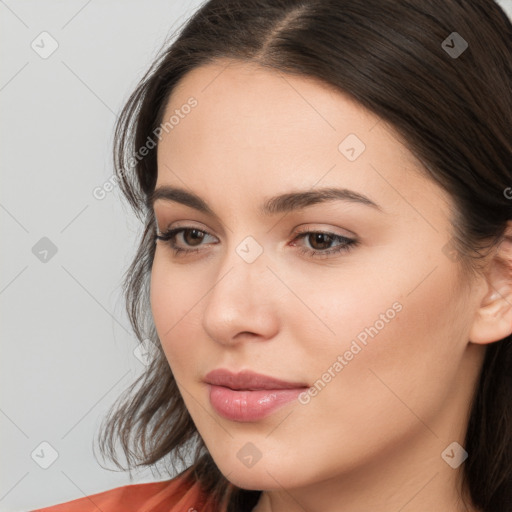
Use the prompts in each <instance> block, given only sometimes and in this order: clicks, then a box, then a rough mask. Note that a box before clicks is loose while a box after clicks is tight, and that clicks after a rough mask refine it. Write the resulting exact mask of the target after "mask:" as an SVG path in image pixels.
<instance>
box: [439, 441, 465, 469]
mask: <svg viewBox="0 0 512 512" xmlns="http://www.w3.org/2000/svg"><path fill="white" fill-rule="evenodd" d="M441 457H442V459H443V460H444V461H445V462H446V464H448V465H449V466H451V467H452V468H453V469H457V468H458V467H459V466H460V465H461V464H462V463H463V462H464V461H465V460H466V459H467V458H468V452H467V451H466V450H464V448H462V446H461V445H460V444H459V443H457V441H454V442H453V443H451V444H449V445H448V446H447V447H446V448H445V449H444V451H443V453H441Z"/></svg>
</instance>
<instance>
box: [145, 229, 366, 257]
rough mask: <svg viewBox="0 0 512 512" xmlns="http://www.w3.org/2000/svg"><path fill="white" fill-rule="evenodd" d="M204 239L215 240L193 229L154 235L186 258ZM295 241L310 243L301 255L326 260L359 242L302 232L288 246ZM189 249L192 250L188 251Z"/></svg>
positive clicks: (302, 248)
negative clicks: (180, 242)
mask: <svg viewBox="0 0 512 512" xmlns="http://www.w3.org/2000/svg"><path fill="white" fill-rule="evenodd" d="M178 235H181V239H182V243H183V244H184V245H185V247H180V246H179V245H178V244H177V242H176V239H177V237H178ZM206 237H212V238H215V237H214V236H213V235H211V234H210V233H208V232H206V231H204V230H201V229H198V228H195V227H179V228H174V229H170V230H168V231H165V232H164V233H161V234H160V235H156V236H155V239H158V240H162V241H163V242H165V243H166V245H168V246H169V247H170V248H171V249H172V251H173V253H174V255H175V256H177V255H178V254H181V255H183V256H186V255H187V254H191V253H196V252H199V251H201V249H200V247H201V245H204V244H202V242H203V241H204V240H205V238H206ZM297 240H306V241H308V242H310V245H311V246H312V248H307V247H306V248H304V247H301V248H299V249H298V251H299V252H300V253H301V254H306V255H308V256H312V257H316V258H326V257H329V256H331V255H332V254H338V253H342V252H345V251H349V250H351V249H352V248H354V247H355V246H357V245H358V244H359V241H358V240H356V239H352V238H347V237H345V236H342V235H338V234H336V233H331V232H329V231H303V232H301V233H299V234H298V235H297V236H296V237H295V238H294V239H293V241H292V243H291V244H290V245H291V246H293V247H295V246H296V241H297ZM334 242H338V244H337V245H335V246H334V247H331V245H332V244H333V243H334ZM189 247H194V248H193V249H190V248H189Z"/></svg>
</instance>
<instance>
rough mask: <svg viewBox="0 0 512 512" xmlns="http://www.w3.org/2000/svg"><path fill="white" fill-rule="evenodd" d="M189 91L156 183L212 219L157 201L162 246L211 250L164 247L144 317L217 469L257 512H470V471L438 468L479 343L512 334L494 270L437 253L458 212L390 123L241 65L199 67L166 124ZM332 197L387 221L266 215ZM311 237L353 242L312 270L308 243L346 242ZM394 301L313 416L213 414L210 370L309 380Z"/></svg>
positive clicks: (461, 430)
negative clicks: (475, 270) (347, 151)
mask: <svg viewBox="0 0 512 512" xmlns="http://www.w3.org/2000/svg"><path fill="white" fill-rule="evenodd" d="M190 96H194V97H195V98H196V99H197V101H198V105H197V106H196V107H195V108H194V109H193V110H192V111H191V112H190V113H189V114H188V115H187V116H184V118H183V119H181V120H180V123H179V124H178V125H177V126H175V127H174V128H173V129H172V130H170V131H169V133H167V134H166V133H164V136H163V137H162V139H161V141H160V143H159V145H158V180H157V185H156V186H157V188H158V187H159V186H162V185H170V186H179V187H182V188H185V189H187V190H189V191H193V192H194V193H196V194H197V195H199V196H200V197H201V198H202V199H203V200H204V201H206V202H207V203H208V205H210V207H211V209H212V210H213V211H214V212H215V214H216V217H214V216H210V215H207V214H205V213H201V212H198V211H197V210H195V209H193V208H190V207H188V206H185V205H182V204H179V203H177V202H172V201H167V200H157V201H156V202H155V204H154V211H155V215H156V219H157V224H158V229H159V231H160V232H162V231H165V230H166V229H167V228H169V227H183V226H187V227H192V228H196V229H200V230H204V231H206V232H207V233H208V234H209V235H206V236H205V238H204V239H203V241H202V242H198V243H199V245H194V240H193V239H192V238H191V237H190V236H188V237H183V235H178V236H177V237H176V239H175V242H176V244H177V245H178V246H180V247H181V248H189V249H194V248H199V250H200V252H199V253H192V254H191V255H185V256H183V255H182V254H178V255H176V256H175V255H174V254H173V251H172V249H171V248H170V247H169V245H167V244H166V242H163V241H160V240H159V241H157V242H156V245H157V247H156V253H155V259H154V263H153V268H152V275H151V305H152V312H153V317H154V321H155V326H156V328H157V332H158V335H159V337H160V340H161V343H162V347H163V349H164V351H165V355H166V357H167V359H168V361H169V365H170V367H171V369H172V371H173V374H174V376H175V378H176V380H177V382H178V385H179V388H180V391H181V393H182V396H183V399H184V401H185V404H186V406H187V409H188V410H189V412H190V414H191V416H192V418H193V421H194V423H195V425H196V427H197V429H198V431H199V433H200V435H201V436H202V438H203V440H204V442H205V444H206V446H207V448H208V450H209V451H210V453H211V455H212V457H213V458H214V460H215V462H216V464H217V465H218V467H219V469H220V471H221V472H222V473H223V474H224V475H225V476H226V477H227V478H228V479H229V480H230V481H231V482H233V483H234V484H235V485H237V486H239V487H242V488H246V489H258V490H263V491H264V492H263V494H262V497H261V499H260V501H259V502H258V504H257V506H256V508H255V509H254V510H255V511H257V512H267V511H273V512H281V511H283V512H284V511H287V512H290V511H291V512H293V511H298V510H300V511H304V510H307V511H309V512H314V511H322V512H331V511H332V512H334V511H340V510H343V512H363V511H368V510H380V511H382V512H397V511H398V510H400V511H401V512H407V511H411V512H412V511H414V512H427V511H428V512H431V511H432V510H443V511H444V512H452V511H462V510H470V511H476V510H477V509H476V508H474V507H472V506H471V504H469V505H468V507H467V508H466V506H465V505H464V504H463V503H462V502H461V500H460V498H459V494H460V491H461V489H460V477H461V471H462V468H463V465H461V466H459V467H458V468H456V469H453V468H452V467H450V466H449V465H448V464H447V463H446V462H445V460H443V458H442V457H441V454H442V452H443V451H444V450H445V449H446V448H447V447H448V445H450V443H452V442H454V441H457V442H458V443H459V444H460V445H462V446H463V445H464V434H465V431H466V425H467V418H468V414H469V403H470V400H471V397H472V396H473V392H474V389H475V385H476V382H477V378H478V375H479V371H480V368H481V364H482V361H483V356H484V351H485V346H486V344H487V343H490V342H493V341H496V340H499V339H502V338H503V337H505V336H507V335H508V334H510V331H511V328H510V326H511V325H512V316H511V312H510V307H508V306H507V305H506V304H505V303H504V302H503V300H504V297H508V293H509V284H510V283H509V281H508V280H507V279H505V278H504V277H503V275H504V274H502V273H500V272H499V271H498V270H496V269H498V267H497V266H492V267H491V266H489V269H493V272H491V271H489V272H488V273H487V274H482V275H479V276H477V277H474V278H473V279H471V280H470V278H469V277H467V276H466V277H461V275H460V274H459V272H458V268H459V267H458V266H459V263H458V261H457V260H455V259H453V258H450V257H448V256H447V253H446V251H445V250H443V248H444V247H445V246H446V244H447V243H448V242H449V241H450V238H451V234H450V233H451V231H450V229H451V226H450V213H451V208H452V201H451V198H450V197H449V196H448V195H447V194H446V193H445V192H444V191H443V190H442V189H441V188H439V187H438V186H437V185H436V184H435V183H434V182H432V181H431V180H429V179H428V178H426V177H425V176H423V175H422V174H421V172H420V171H421V164H420V163H419V162H418V161H417V160H416V159H415V158H414V157H413V155H412V154H411V153H410V152H409V151H408V150H407V149H406V147H405V146H404V145H403V144H402V143H401V141H400V139H399V137H398V136H397V134H396V133H394V132H393V130H392V129H391V128H390V127H389V126H387V125H386V124H385V123H384V121H382V120H380V119H379V118H377V117H375V116H374V115H373V114H371V113H370V112H369V111H367V110H365V109H364V108H363V107H361V106H360V105H359V104H357V103H355V102H354V101H353V100H351V99H350V98H349V97H347V96H345V95H342V94H341V93H339V92H337V91H335V90H334V89H332V88H330V87H329V86H327V85H325V84H323V83H321V82H319V81H316V80H314V79H311V78H305V77H299V76H290V75H284V74H282V73H280V72H278V71H274V70H269V69H263V68H261V67H257V66H256V65H254V64H248V63H241V62H236V61H216V62H215V63H211V64H208V65H206V66H203V67H200V68H197V69H195V70H193V71H192V72H190V73H188V74H187V75H186V76H185V77H184V79H183V80H182V81H181V82H180V84H179V87H178V88H177V89H176V90H175V91H174V93H173V95H172V96H171V98H170V100H169V103H168V105H167V111H166V114H165V115H164V119H168V118H169V117H170V115H172V113H173V112H174V110H175V109H180V108H181V107H182V105H184V104H185V103H186V102H187V100H188V98H189V97H190ZM348 134H356V135H357V137H358V138H359V139H360V140H362V141H363V142H364V144H365V145H366V149H365V150H364V152H363V153H362V154H361V155H360V156H359V157H358V158H357V159H356V160H355V161H349V160H348V159H347V158H346V157H345V156H344V155H343V154H342V153H341V152H340V150H339V149H338V146H339V144H340V142H341V141H343V140H344V139H345V137H346V136H347V135H348ZM327 186H333V187H345V188H348V189H351V190H354V191H357V192H359V193H361V194H364V195H366V196H367V197H369V198H370V199H371V200H372V201H374V202H376V203H377V204H378V205H379V206H380V208H381V210H382V211H379V210H377V209H376V208H371V207H369V206H366V205H364V204H359V203H355V202H349V201H331V202H326V203H322V204H316V205H313V206H309V207H308V208H305V209H303V210H301V211H295V212H290V213H288V214H286V215H285V214H277V215H273V216H270V217H265V216H262V215H261V214H260V213H259V211H258V208H259V206H260V204H262V203H263V201H264V200H265V199H267V198H269V197H271V196H274V195H276V194H279V193H285V192H291V191H298V190H312V189H318V188H319V187H327ZM299 228H300V229H305V228H307V230H308V231H312V232H317V231H318V230H324V231H328V232H331V233H334V234H336V235H343V236H346V237H349V238H350V237H351V238H357V239H358V240H359V242H360V243H359V244H358V245H357V246H356V247H353V248H352V249H351V250H350V251H348V252H341V253H338V254H333V255H331V256H328V257H327V258H315V257H313V256H310V255H306V254H301V253H300V252H299V249H300V248H305V249H317V250H320V251H322V250H323V251H325V250H328V249H330V248H333V247H336V246H337V245H338V244H339V242H338V241H337V240H334V241H332V242H331V244H330V245H329V244H328V243H327V244H326V243H325V242H324V246H322V244H321V243H316V244H315V239H314V238H313V237H309V239H308V238H307V237H306V238H303V239H296V236H297V229H299ZM247 236H252V237H253V238H254V239H255V240H256V241H257V242H258V244H259V245H260V246H261V247H262V248H263V253H262V254H261V255H260V256H259V257H258V258H256V260H255V261H254V262H252V263H250V264H249V263H247V262H246V261H244V260H243V259H242V258H241V257H240V256H239V254H238V253H237V251H236V248H237V246H238V245H239V244H240V243H241V242H242V241H243V240H244V239H245V238H246V237H247ZM294 240H295V242H293V241H294ZM292 242H293V243H295V245H292ZM322 247H324V248H322ZM503 247H504V246H503ZM489 262H490V263H489V265H491V264H492V262H493V260H492V259H491V258H489ZM496 291H498V292H499V293H498V294H496ZM397 302H398V303H399V304H400V305H401V310H400V311H399V312H397V313H396V315H395V316H394V318H393V319H392V320H389V321H388V322H387V323H385V326H384V327H383V328H382V329H380V330H379V332H378V334H377V335H376V336H375V337H374V338H373V339H372V338H369V340H368V342H367V345H366V346H364V348H363V349H362V350H361V351H360V352H358V353H357V355H355V356H354V357H353V359H352V360H350V361H349V362H348V364H347V365H346V366H344V367H343V369H342V370H341V371H339V372H338V373H336V374H335V375H336V376H335V377H333V378H332V379H331V381H330V382H329V383H328V384H327V385H326V386H325V387H324V388H323V389H322V390H321V392H319V393H318V394H317V395H316V396H315V397H313V398H311V400H310V401H309V403H307V404H305V405H304V404H301V403H299V402H298V401H293V402H291V403H289V404H287V405H285V406H284V407H282V408H281V409H279V410H277V411H275V412H274V413H273V414H271V415H270V416H268V417H267V418H264V419H262V420H259V421H256V422H251V423H241V422H234V421H229V420H227V419H224V418H223V417H221V416H219V415H218V414H217V413H216V412H215V410H214V409H213V408H212V406H211V404H210V402H209V398H208V390H207V385H206V384H205V383H204V382H203V378H204V376H205V375H206V374H207V373H208V372H209V371H211V370H213V369H215V368H228V369H230V370H231V371H233V372H237V371H241V370H243V369H251V370H253V371H256V372H259V373H263V374H266V375H270V376H274V377H277V378H280V379H282V380H287V381H298V382H305V383H307V384H308V385H310V386H313V384H314V383H315V382H316V381H318V379H320V378H322V375H323V374H325V372H326V371H327V369H328V368H330V367H331V368H332V366H333V363H334V362H335V361H336V360H337V357H338V355H340V354H341V355H343V354H344V353H345V351H346V350H348V349H349V348H350V346H351V343H352V341H353V340H354V339H355V338H356V337H357V335H358V334H359V333H361V332H362V331H364V329H365V328H367V327H370V326H372V325H374V324H375V322H376V321H377V320H379V318H381V316H380V315H381V314H385V313H386V311H387V310H389V309H390V308H391V309H392V305H393V304H394V303H397ZM247 443H252V444H253V445H254V446H255V447H256V448H257V450H258V452H259V453H260V454H261V459H260V460H259V461H258V462H257V463H256V464H254V465H253V466H252V467H246V466H245V465H244V464H242V463H241V461H240V460H239V458H238V457H237V452H238V451H239V450H240V449H241V448H242V447H244V446H245V445H246V444H247ZM470 456H471V454H470Z"/></svg>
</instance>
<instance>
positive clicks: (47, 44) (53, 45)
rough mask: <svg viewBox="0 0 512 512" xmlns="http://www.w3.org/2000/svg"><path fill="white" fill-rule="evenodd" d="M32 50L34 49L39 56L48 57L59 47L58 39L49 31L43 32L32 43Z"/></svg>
mask: <svg viewBox="0 0 512 512" xmlns="http://www.w3.org/2000/svg"><path fill="white" fill-rule="evenodd" d="M30 47H31V48H32V50H34V51H35V52H36V53H37V54H38V55H39V57H41V58H42V59H47V58H48V57H50V56H51V55H52V54H53V53H54V52H55V51H56V50H57V48H58V47H59V43H58V42H57V40H56V39H55V38H54V37H53V36H52V35H51V34H49V33H48V32H46V31H45V32H41V33H40V34H39V35H38V36H37V37H36V38H35V39H34V40H33V41H32V43H31V44H30Z"/></svg>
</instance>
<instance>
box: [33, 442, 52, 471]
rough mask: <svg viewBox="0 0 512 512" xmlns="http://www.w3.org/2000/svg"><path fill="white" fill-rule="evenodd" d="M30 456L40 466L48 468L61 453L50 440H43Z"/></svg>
mask: <svg viewBox="0 0 512 512" xmlns="http://www.w3.org/2000/svg"><path fill="white" fill-rule="evenodd" d="M30 456H31V457H32V460H33V461H34V462H35V463H36V464H37V465H38V466H39V467H41V468H43V469H48V468H49V467H50V466H51V465H52V464H53V463H54V462H55V461H56V460H57V459H58V457H59V453H58V452H57V450H56V449H55V448H54V447H53V446H52V445H51V444H50V443H49V442H47V441H43V442H42V443H40V444H39V445H38V446H37V447H36V448H35V449H34V451H33V452H32V453H31V454H30Z"/></svg>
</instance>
